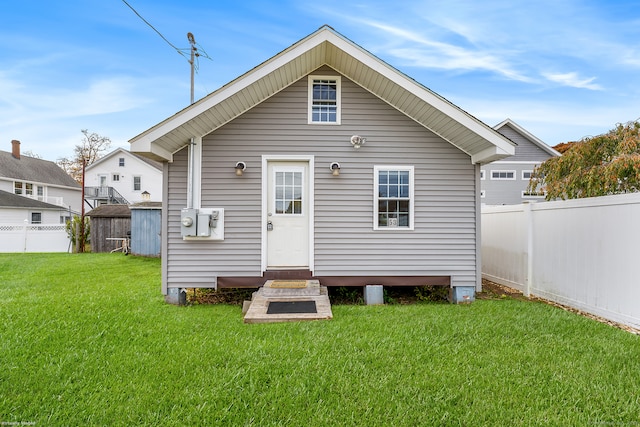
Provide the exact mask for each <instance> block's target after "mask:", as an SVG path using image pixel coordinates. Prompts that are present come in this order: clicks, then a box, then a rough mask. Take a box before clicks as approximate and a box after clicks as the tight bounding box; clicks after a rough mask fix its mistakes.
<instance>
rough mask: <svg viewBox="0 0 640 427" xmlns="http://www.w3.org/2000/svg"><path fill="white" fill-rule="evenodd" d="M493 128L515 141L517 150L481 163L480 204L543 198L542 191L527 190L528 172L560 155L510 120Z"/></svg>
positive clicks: (508, 203)
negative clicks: (510, 154)
mask: <svg viewBox="0 0 640 427" xmlns="http://www.w3.org/2000/svg"><path fill="white" fill-rule="evenodd" d="M494 129H495V130H497V131H498V132H500V133H501V134H503V135H504V136H506V137H507V138H509V139H510V140H511V141H513V142H514V143H516V144H517V145H516V153H515V154H514V155H513V156H511V157H508V158H506V159H504V160H498V161H495V162H492V163H489V164H487V165H483V166H482V168H481V170H480V179H481V181H482V183H481V187H482V203H483V204H485V205H515V204H520V203H522V202H525V201H532V200H544V193H533V194H532V193H530V192H529V191H527V187H528V186H529V179H530V178H531V173H532V172H533V170H534V169H535V168H536V166H538V165H540V164H541V163H542V162H544V161H545V160H547V159H550V158H551V157H557V156H560V155H561V154H560V153H559V152H557V151H556V150H554V149H553V148H551V147H549V146H548V145H547V144H545V143H544V142H543V141H541V140H540V139H538V138H536V137H535V136H534V135H532V134H531V133H529V132H527V131H526V130H525V129H524V128H522V127H521V126H519V125H518V124H517V123H515V122H514V121H513V120H511V119H506V120H505V121H503V122H502V123H499V124H498V125H496V126H494Z"/></svg>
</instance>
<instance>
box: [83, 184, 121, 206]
mask: <svg viewBox="0 0 640 427" xmlns="http://www.w3.org/2000/svg"><path fill="white" fill-rule="evenodd" d="M84 198H85V199H92V200H103V201H106V202H107V203H109V204H112V205H128V204H129V202H128V201H127V199H125V198H124V197H123V196H122V194H120V193H118V190H116V189H115V188H113V187H84Z"/></svg>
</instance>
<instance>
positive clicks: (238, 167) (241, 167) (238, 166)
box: [236, 162, 247, 176]
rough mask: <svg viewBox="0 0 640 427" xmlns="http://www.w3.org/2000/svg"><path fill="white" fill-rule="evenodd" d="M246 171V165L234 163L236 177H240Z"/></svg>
mask: <svg viewBox="0 0 640 427" xmlns="http://www.w3.org/2000/svg"><path fill="white" fill-rule="evenodd" d="M245 169H247V164H246V163H245V162H238V163H236V175H237V176H242V173H243V172H244V171H245Z"/></svg>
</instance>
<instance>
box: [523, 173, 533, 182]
mask: <svg viewBox="0 0 640 427" xmlns="http://www.w3.org/2000/svg"><path fill="white" fill-rule="evenodd" d="M532 174H533V171H522V179H524V180H527V181H529V180H530V179H531V175H532Z"/></svg>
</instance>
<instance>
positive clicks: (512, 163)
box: [491, 160, 542, 165]
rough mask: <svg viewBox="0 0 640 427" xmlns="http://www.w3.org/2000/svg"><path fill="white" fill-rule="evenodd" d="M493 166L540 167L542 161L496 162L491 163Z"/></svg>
mask: <svg viewBox="0 0 640 427" xmlns="http://www.w3.org/2000/svg"><path fill="white" fill-rule="evenodd" d="M491 164H492V165H540V164H542V162H541V161H539V160H538V161H533V160H528V161H527V160H514V161H509V160H496V161H495V162H491Z"/></svg>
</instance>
